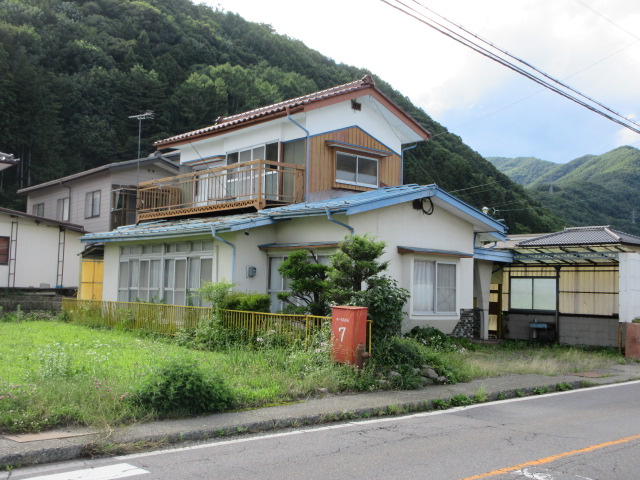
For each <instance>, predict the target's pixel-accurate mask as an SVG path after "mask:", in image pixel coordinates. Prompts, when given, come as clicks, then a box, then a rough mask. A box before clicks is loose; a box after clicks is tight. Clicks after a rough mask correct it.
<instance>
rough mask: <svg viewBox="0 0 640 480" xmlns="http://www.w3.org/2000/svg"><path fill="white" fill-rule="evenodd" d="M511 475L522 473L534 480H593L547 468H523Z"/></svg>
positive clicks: (523, 475)
mask: <svg viewBox="0 0 640 480" xmlns="http://www.w3.org/2000/svg"><path fill="white" fill-rule="evenodd" d="M511 475H520V476H522V477H524V478H530V479H532V480H572V479H575V480H593V479H591V478H588V477H583V476H581V475H569V474H566V473H560V472H554V471H552V470H549V469H547V468H536V469H534V468H523V469H522V470H516V471H515V472H511Z"/></svg>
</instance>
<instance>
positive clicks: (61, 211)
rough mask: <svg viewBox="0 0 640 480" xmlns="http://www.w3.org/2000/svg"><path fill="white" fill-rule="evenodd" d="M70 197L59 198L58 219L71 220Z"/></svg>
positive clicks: (57, 204)
mask: <svg viewBox="0 0 640 480" xmlns="http://www.w3.org/2000/svg"><path fill="white" fill-rule="evenodd" d="M69 205H70V202H69V197H65V198H59V199H58V201H57V202H56V220H60V221H62V222H68V221H69Z"/></svg>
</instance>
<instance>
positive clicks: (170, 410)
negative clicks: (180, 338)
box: [134, 360, 233, 416]
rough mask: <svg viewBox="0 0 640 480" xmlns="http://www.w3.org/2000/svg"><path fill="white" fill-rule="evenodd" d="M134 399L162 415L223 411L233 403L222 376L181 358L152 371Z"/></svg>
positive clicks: (231, 395) (229, 390)
mask: <svg viewBox="0 0 640 480" xmlns="http://www.w3.org/2000/svg"><path fill="white" fill-rule="evenodd" d="M134 398H135V399H136V401H137V402H139V404H140V405H141V406H142V407H143V408H146V409H149V410H152V411H154V412H156V413H157V414H159V415H161V416H166V415H170V414H193V415H196V414H203V413H212V412H222V411H225V410H228V409H229V408H231V406H232V405H233V394H232V392H231V389H230V388H229V387H228V386H227V385H226V384H225V383H224V382H223V380H222V378H220V377H219V376H218V375H216V374H209V375H205V374H204V373H203V372H202V371H201V370H200V369H199V368H198V367H197V366H196V365H195V364H193V363H189V362H186V361H180V360H178V361H172V362H170V363H168V364H166V365H164V366H163V367H161V368H160V369H159V370H158V371H157V372H155V373H154V374H152V375H151V377H150V378H148V379H147V381H146V382H144V383H143V385H142V386H141V387H140V389H139V390H138V392H136V395H135V397H134Z"/></svg>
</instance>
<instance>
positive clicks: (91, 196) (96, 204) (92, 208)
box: [84, 190, 100, 218]
mask: <svg viewBox="0 0 640 480" xmlns="http://www.w3.org/2000/svg"><path fill="white" fill-rule="evenodd" d="M99 216H100V190H96V191H94V192H87V193H86V195H85V198H84V218H92V217H99Z"/></svg>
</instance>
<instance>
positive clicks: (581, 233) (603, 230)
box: [516, 226, 640, 247]
mask: <svg viewBox="0 0 640 480" xmlns="http://www.w3.org/2000/svg"><path fill="white" fill-rule="evenodd" d="M612 243H613V244H620V243H621V244H627V245H640V237H637V236H635V235H631V234H628V233H624V232H620V231H618V230H614V229H612V228H611V227H609V226H594V227H572V228H565V229H564V230H563V231H561V232H556V233H550V234H548V235H543V236H540V237H537V238H532V239H530V240H525V241H522V242H520V243H518V244H517V245H516V247H549V246H560V245H604V244H612Z"/></svg>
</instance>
